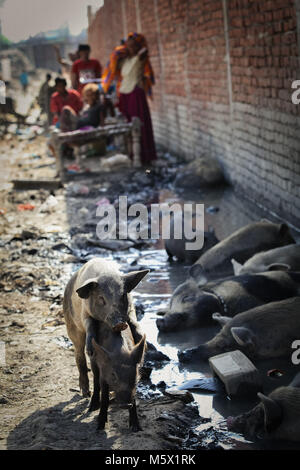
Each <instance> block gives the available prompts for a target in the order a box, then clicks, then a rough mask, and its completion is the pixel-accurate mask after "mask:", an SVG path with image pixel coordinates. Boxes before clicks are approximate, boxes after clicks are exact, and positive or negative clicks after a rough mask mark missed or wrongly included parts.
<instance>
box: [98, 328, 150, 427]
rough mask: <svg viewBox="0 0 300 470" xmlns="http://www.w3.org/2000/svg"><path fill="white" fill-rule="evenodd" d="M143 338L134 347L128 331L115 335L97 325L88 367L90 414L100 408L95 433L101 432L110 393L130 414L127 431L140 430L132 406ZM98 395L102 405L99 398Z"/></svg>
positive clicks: (143, 345) (127, 329)
mask: <svg viewBox="0 0 300 470" xmlns="http://www.w3.org/2000/svg"><path fill="white" fill-rule="evenodd" d="M145 339H146V338H145V336H143V337H142V339H141V340H140V341H139V342H138V343H137V344H135V342H134V339H133V336H132V333H131V329H130V328H126V329H125V330H122V331H119V332H115V331H113V330H112V329H111V328H109V327H108V326H107V324H106V323H101V322H98V330H97V340H95V339H94V338H93V339H92V344H93V355H92V357H91V366H92V371H93V374H94V393H93V396H92V399H91V403H90V408H89V411H93V410H97V409H99V408H100V412H99V415H98V429H104V427H105V423H106V422H107V412H108V407H109V391H114V392H115V401H116V403H118V404H119V406H120V407H121V408H124V409H127V410H128V411H129V427H130V428H131V430H132V431H134V432H137V431H139V430H141V427H140V424H139V419H138V415H137V408H136V402H135V393H136V386H137V382H138V379H139V368H140V366H141V365H142V363H143V358H144V353H145V345H146V341H145ZM100 391H101V401H100V400H99V398H100Z"/></svg>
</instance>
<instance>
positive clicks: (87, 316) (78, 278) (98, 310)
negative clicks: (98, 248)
mask: <svg viewBox="0 0 300 470" xmlns="http://www.w3.org/2000/svg"><path fill="white" fill-rule="evenodd" d="M148 272H149V270H143V271H134V272H130V273H128V274H123V273H121V272H120V270H119V266H118V264H117V263H115V262H114V261H111V260H105V259H103V258H93V259H92V260H90V261H88V262H87V263H86V264H85V265H84V266H83V267H82V268H81V269H79V271H77V272H76V273H75V274H73V276H72V277H71V279H70V281H69V282H68V284H67V286H66V289H65V293H64V299H63V311H64V317H65V321H66V326H67V331H68V335H69V337H70V339H71V341H72V342H73V344H74V348H75V357H76V363H77V367H78V370H79V386H80V389H81V391H82V393H83V396H89V381H88V375H87V365H86V357H85V352H84V349H85V346H86V348H87V353H88V354H89V356H91V355H92V353H93V346H92V339H93V338H94V339H95V338H96V337H97V328H98V321H102V322H104V323H106V324H107V325H108V327H109V328H111V329H112V330H113V331H115V332H119V331H121V330H124V329H126V328H127V327H128V325H129V326H130V330H131V332H132V334H133V338H134V340H135V342H138V341H139V340H140V339H141V338H142V333H141V332H140V330H139V326H138V323H137V321H136V314H135V308H134V304H133V301H132V298H131V294H130V292H131V291H132V290H133V289H134V288H135V287H136V286H137V284H138V283H139V282H140V281H141V280H142V279H143V278H144V276H145V275H146V274H147V273H148Z"/></svg>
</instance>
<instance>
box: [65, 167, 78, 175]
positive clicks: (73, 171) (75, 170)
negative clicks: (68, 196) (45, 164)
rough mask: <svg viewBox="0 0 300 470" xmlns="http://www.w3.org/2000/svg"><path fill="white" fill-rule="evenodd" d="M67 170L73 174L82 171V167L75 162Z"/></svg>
mask: <svg viewBox="0 0 300 470" xmlns="http://www.w3.org/2000/svg"><path fill="white" fill-rule="evenodd" d="M67 171H68V173H70V174H71V175H72V174H74V173H78V172H79V171H81V168H80V167H79V166H78V165H75V164H73V165H69V166H68V167H67Z"/></svg>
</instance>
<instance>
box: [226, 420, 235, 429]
mask: <svg viewBox="0 0 300 470" xmlns="http://www.w3.org/2000/svg"><path fill="white" fill-rule="evenodd" d="M226 423H227V429H228V430H229V431H231V430H232V429H234V424H235V418H234V417H233V416H228V418H227V420H226Z"/></svg>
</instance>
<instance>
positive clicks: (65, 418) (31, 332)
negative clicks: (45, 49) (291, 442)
mask: <svg viewBox="0 0 300 470" xmlns="http://www.w3.org/2000/svg"><path fill="white" fill-rule="evenodd" d="M0 150H1V162H2V165H3V166H4V167H5V172H4V174H3V175H2V180H1V185H2V186H1V190H0V209H1V211H0V214H1V215H0V229H1V241H0V262H1V266H2V269H1V275H0V288H1V294H0V295H1V309H0V340H1V341H2V342H4V344H5V359H6V362H5V364H4V363H3V360H4V358H3V357H2V358H0V359H2V364H1V367H0V423H1V424H0V449H171V448H181V447H183V446H185V445H186V444H185V443H186V439H187V437H188V436H189V431H190V429H192V427H193V426H194V425H195V424H196V423H197V424H199V422H200V421H201V420H200V418H199V415H198V409H197V407H196V406H195V405H194V404H193V403H190V404H188V405H186V404H184V403H183V402H182V401H180V400H178V399H173V398H170V397H166V396H162V395H161V394H160V393H158V391H153V390H151V387H150V386H149V385H151V384H148V385H145V384H144V385H143V387H144V390H145V389H147V393H146V394H145V393H141V392H140V399H139V404H138V413H139V415H140V421H141V425H142V428H143V431H141V432H139V433H137V434H133V433H131V432H130V431H129V430H128V416H127V412H126V411H122V410H120V409H119V408H118V407H117V406H116V405H113V404H112V406H111V407H110V412H109V422H108V425H107V428H106V430H105V431H102V432H96V416H97V412H93V413H91V414H88V413H87V408H88V400H87V399H83V398H82V397H81V396H80V394H79V388H78V372H77V368H76V366H75V359H74V353H73V347H72V346H71V347H69V346H70V344H69V342H68V340H67V334H66V328H65V325H64V320H63V316H62V310H61V300H62V293H63V289H64V286H65V284H66V281H67V280H68V278H69V276H70V273H71V271H72V265H71V262H72V255H70V253H69V252H68V249H66V250H64V246H66V247H67V248H68V246H67V244H68V242H69V232H68V229H69V226H68V217H69V215H68V210H67V207H66V202H65V190H64V189H60V190H58V191H56V192H55V197H56V200H57V202H58V204H57V205H56V206H55V207H54V208H53V209H51V210H48V211H47V210H45V211H40V208H41V205H42V204H43V203H44V202H45V201H46V200H47V198H48V197H49V192H47V191H44V190H40V191H20V192H16V191H14V190H12V189H11V188H9V185H8V181H9V180H10V179H11V177H12V176H13V177H19V178H20V177H25V178H28V177H35V178H40V177H54V175H55V165H54V161H53V159H51V158H50V157H49V156H48V155H47V148H46V144H45V139H44V138H43V137H38V138H36V139H35V140H32V141H25V142H22V141H20V140H17V139H16V138H14V137H12V138H11V139H10V140H7V141H4V142H2V143H1V144H0ZM23 203H31V204H33V205H34V206H35V209H34V210H33V211H20V210H18V205H19V204H23ZM73 261H74V260H73ZM90 379H91V376H90ZM147 387H148V388H147Z"/></svg>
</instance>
